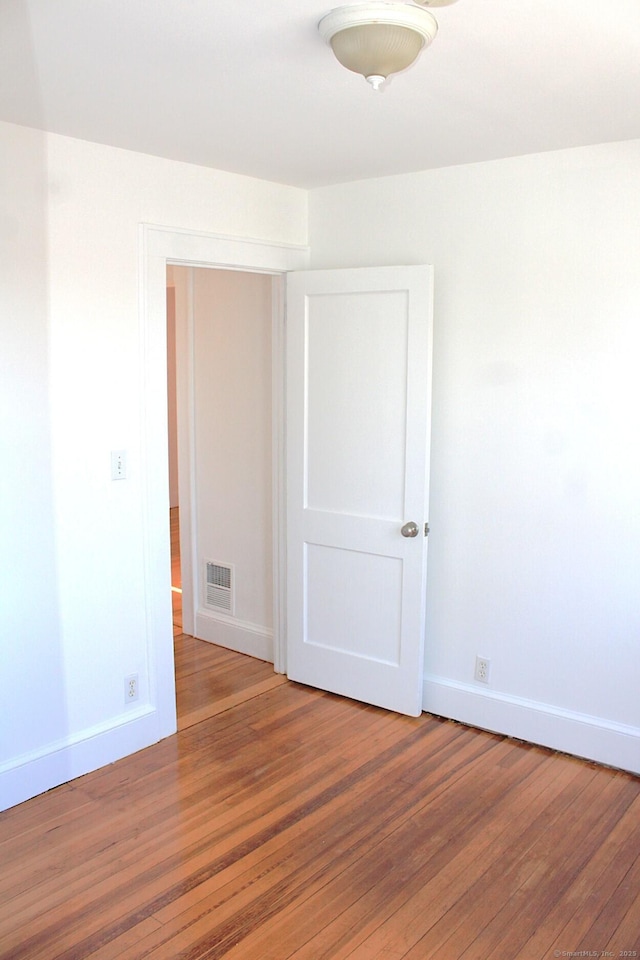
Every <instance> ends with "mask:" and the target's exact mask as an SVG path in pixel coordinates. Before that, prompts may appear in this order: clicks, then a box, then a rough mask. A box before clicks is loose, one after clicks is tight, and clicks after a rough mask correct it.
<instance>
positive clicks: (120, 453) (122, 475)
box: [111, 450, 127, 480]
mask: <svg viewBox="0 0 640 960" xmlns="http://www.w3.org/2000/svg"><path fill="white" fill-rule="evenodd" d="M111 479H112V480H126V479H127V451H126V450H112V451H111Z"/></svg>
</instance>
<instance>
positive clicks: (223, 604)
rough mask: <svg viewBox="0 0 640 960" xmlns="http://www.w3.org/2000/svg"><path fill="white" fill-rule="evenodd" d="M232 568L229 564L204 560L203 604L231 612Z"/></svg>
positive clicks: (232, 602) (232, 599) (232, 607)
mask: <svg viewBox="0 0 640 960" xmlns="http://www.w3.org/2000/svg"><path fill="white" fill-rule="evenodd" d="M233 581H234V570H233V566H232V565H231V564H223V563H214V562H213V560H205V605H206V606H207V607H213V608H214V609H215V610H224V612H225V613H230V614H233V611H234V605H235V604H234V596H233Z"/></svg>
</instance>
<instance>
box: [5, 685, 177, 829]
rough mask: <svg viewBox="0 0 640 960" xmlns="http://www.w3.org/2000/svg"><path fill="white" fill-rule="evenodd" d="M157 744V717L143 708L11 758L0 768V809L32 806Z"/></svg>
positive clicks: (151, 708) (146, 705)
mask: <svg viewBox="0 0 640 960" xmlns="http://www.w3.org/2000/svg"><path fill="white" fill-rule="evenodd" d="M160 739H162V733H161V732H160V731H159V730H158V717H157V714H156V711H155V710H154V709H153V707H152V706H150V705H149V704H143V705H141V706H140V707H138V708H137V709H135V710H127V712H126V713H122V714H120V715H119V716H118V717H115V718H113V719H110V720H108V721H105V722H104V723H100V724H97V725H96V726H94V727H91V728H90V729H88V730H83V731H82V732H81V733H79V734H76V735H74V736H68V737H64V738H62V739H60V740H56V741H53V742H52V743H49V744H47V745H46V746H45V747H43V748H41V749H39V750H33V751H31V752H29V753H25V754H23V755H22V756H19V757H14V758H13V759H12V760H9V761H7V762H6V763H4V764H2V765H1V766H0V809H2V810H4V809H8V808H9V807H13V806H15V805H16V804H18V803H22V802H23V801H25V800H30V799H31V797H35V796H37V794H39V793H44V792H45V791H46V790H51V789H53V788H54V787H58V786H60V784H62V783H68V781H69V780H74V779H75V778H76V777H81V776H84V774H86V773H91V772H92V771H93V770H98V769H99V768H100V767H104V766H106V765H107V764H108V763H113V762H114V761H116V760H120V759H122V757H126V756H128V755H129V754H131V753H136V752H137V751H138V750H141V749H142V748H143V747H147V746H149V745H150V744H152V743H157V741H158V740H160Z"/></svg>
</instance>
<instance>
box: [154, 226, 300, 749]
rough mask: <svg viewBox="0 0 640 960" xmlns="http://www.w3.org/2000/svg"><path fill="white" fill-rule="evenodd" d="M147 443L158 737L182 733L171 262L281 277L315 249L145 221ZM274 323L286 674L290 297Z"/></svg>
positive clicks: (280, 619)
mask: <svg viewBox="0 0 640 960" xmlns="http://www.w3.org/2000/svg"><path fill="white" fill-rule="evenodd" d="M139 259H140V263H139V267H140V269H139V277H140V336H141V359H142V384H143V387H142V409H141V426H142V443H141V451H140V473H141V505H140V507H141V515H142V526H143V550H144V581H145V606H146V609H145V613H146V617H145V622H146V649H147V671H148V677H149V696H150V701H151V706H152V707H153V708H154V709H155V712H156V720H157V727H156V729H157V733H158V739H161V738H162V737H166V736H169V735H170V734H172V733H174V732H175V731H176V729H177V720H176V700H175V667H174V654H173V630H172V616H171V591H170V585H171V563H170V538H169V520H168V517H169V512H168V504H169V477H168V470H167V463H168V426H167V416H166V409H167V321H166V269H167V264H175V265H178V266H190V267H205V268H216V267H217V268H223V269H225V270H243V271H249V272H252V273H268V274H271V275H274V276H282V275H283V274H285V273H287V272H288V271H291V270H304V269H307V268H308V266H309V248H308V247H305V246H294V245H285V244H272V243H264V242H261V241H255V240H242V239H236V238H232V237H223V236H217V235H215V234H204V233H191V232H189V231H188V230H179V229H175V228H170V227H162V226H156V225H151V224H141V226H140V234H139ZM272 315H273V321H272V392H273V396H272V409H273V458H272V460H273V473H274V476H273V489H274V500H273V531H274V537H273V545H274V546H273V549H274V557H273V571H274V624H273V632H274V668H275V670H276V671H277V672H279V673H284V672H286V635H285V617H284V610H285V587H286V581H285V565H284V506H285V502H284V496H285V492H284V483H283V477H284V430H283V425H284V363H283V359H284V358H283V346H284V293H283V284H281V283H274V301H273V310H272Z"/></svg>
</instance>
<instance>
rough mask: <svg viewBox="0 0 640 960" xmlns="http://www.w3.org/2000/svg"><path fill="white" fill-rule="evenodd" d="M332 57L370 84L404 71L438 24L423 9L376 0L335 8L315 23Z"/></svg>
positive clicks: (378, 83)
mask: <svg viewBox="0 0 640 960" xmlns="http://www.w3.org/2000/svg"><path fill="white" fill-rule="evenodd" d="M318 29H319V31H320V34H321V36H322V37H323V39H324V40H326V42H327V43H329V44H331V48H332V49H333V52H334V54H335V56H336V59H337V60H338V61H339V62H340V63H341V64H342V65H343V67H346V68H347V70H353V71H354V73H360V74H362V76H363V77H366V78H367V79H368V80H369V81H370V82H371V83H372V85H373V86H374V87H376V88H377V87H378V86H379V85H380V83H381V82H382V80H384V79H385V78H386V77H388V76H389V74H391V73H398V72H399V71H400V70H406V68H407V67H408V66H410V65H411V64H412V63H413V61H414V60H415V59H416V57H417V56H418V54H419V53H420V51H421V50H422V48H423V47H425V46H428V44H430V43H431V41H432V40H433V38H434V37H435V35H436V33H437V30H438V24H437V22H436V20H435V18H434V17H433V16H432V15H431V14H430V13H428V12H427V11H426V10H424V9H423V8H420V7H416V6H412V5H409V4H406V3H397V2H396V3H387V2H384V0H376V2H372V3H360V4H357V5H354V6H352V7H338V8H337V9H335V10H332V11H331V13H328V14H327V15H326V16H325V17H323V18H322V20H321V21H320V23H319V24H318Z"/></svg>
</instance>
